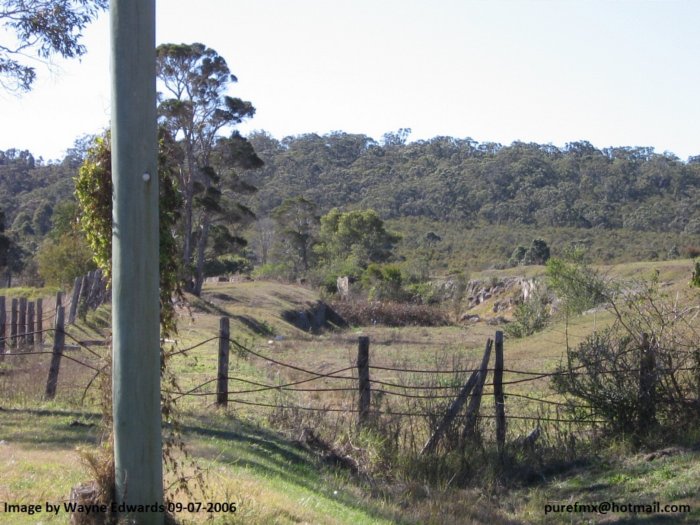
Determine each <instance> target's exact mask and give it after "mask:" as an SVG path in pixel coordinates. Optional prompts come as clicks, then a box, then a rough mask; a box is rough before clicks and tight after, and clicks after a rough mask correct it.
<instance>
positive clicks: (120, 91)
mask: <svg viewBox="0 0 700 525" xmlns="http://www.w3.org/2000/svg"><path fill="white" fill-rule="evenodd" d="M110 4H111V6H110V19H111V41H112V61H111V70H112V71H111V74H112V182H113V185H114V194H113V197H112V198H113V212H112V214H113V216H112V218H113V230H112V330H113V363H112V366H113V368H112V403H113V407H112V412H113V417H114V461H115V468H116V480H115V481H116V494H115V497H116V503H117V504H118V505H119V506H120V507H121V508H119V507H118V509H119V510H122V511H123V512H121V514H122V515H123V516H125V517H126V518H127V521H128V523H137V524H139V525H141V524H143V525H145V524H148V525H151V524H159V525H162V523H163V514H162V513H159V512H157V511H155V512H154V509H156V508H157V507H158V505H159V504H162V502H163V466H162V459H161V453H162V450H161V449H162V438H161V415H160V414H161V412H160V322H159V300H158V295H159V292H158V283H159V277H158V239H159V235H158V176H157V147H158V145H157V124H156V76H155V73H156V62H155V61H156V49H155V0H112V1H111V2H110ZM139 506H141V507H139ZM128 507H131V509H135V510H132V511H131V512H130V511H129V510H128Z"/></svg>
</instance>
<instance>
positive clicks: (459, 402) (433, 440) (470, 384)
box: [420, 339, 490, 455]
mask: <svg viewBox="0 0 700 525" xmlns="http://www.w3.org/2000/svg"><path fill="white" fill-rule="evenodd" d="M489 342H490V339H489ZM487 351H488V352H490V345H489V343H488V342H487V343H486V350H485V351H484V354H486V352H487ZM484 357H486V356H485V355H484ZM482 361H483V358H482ZM478 380H479V370H474V371H473V372H472V373H471V375H470V376H469V379H467V382H466V383H464V386H463V387H462V388H461V390H460V391H459V394H457V397H456V398H455V400H454V401H453V402H452V405H450V408H449V409H448V410H447V413H446V414H445V417H443V418H442V421H440V424H439V425H438V426H437V428H436V429H435V432H433V435H432V436H430V439H428V441H427V442H426V444H425V445H424V446H423V450H421V452H420V453H421V455H424V454H429V453H431V452H433V451H434V450H435V447H437V444H438V443H439V442H440V438H442V435H443V434H444V433H445V431H446V430H447V428H448V427H449V426H450V425H451V424H452V421H454V419H455V417H457V414H458V413H459V411H460V409H461V408H462V406H463V405H464V403H465V402H466V400H467V397H469V393H470V392H471V391H472V389H473V388H474V385H476V383H477V381H478Z"/></svg>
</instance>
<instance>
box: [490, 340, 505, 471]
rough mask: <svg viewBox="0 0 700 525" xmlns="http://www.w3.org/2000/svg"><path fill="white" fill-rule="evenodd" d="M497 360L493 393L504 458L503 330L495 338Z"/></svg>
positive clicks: (499, 451)
mask: <svg viewBox="0 0 700 525" xmlns="http://www.w3.org/2000/svg"><path fill="white" fill-rule="evenodd" d="M495 339H496V340H495V346H496V362H495V364H494V371H493V395H494V401H495V404H496V446H497V447H498V455H499V456H500V457H501V459H502V458H503V450H504V448H505V444H506V405H505V396H504V394H503V332H501V331H500V330H498V331H497V332H496V338H495Z"/></svg>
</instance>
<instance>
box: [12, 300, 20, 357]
mask: <svg viewBox="0 0 700 525" xmlns="http://www.w3.org/2000/svg"><path fill="white" fill-rule="evenodd" d="M17 317H19V301H18V300H17V299H12V304H11V306H10V346H11V347H12V348H17Z"/></svg>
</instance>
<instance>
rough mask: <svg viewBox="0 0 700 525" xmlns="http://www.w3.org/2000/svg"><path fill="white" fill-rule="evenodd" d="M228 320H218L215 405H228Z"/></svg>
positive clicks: (226, 318) (224, 318) (225, 318)
mask: <svg viewBox="0 0 700 525" xmlns="http://www.w3.org/2000/svg"><path fill="white" fill-rule="evenodd" d="M229 333H230V332H229V319H228V317H222V318H221V319H219V375H218V377H217V380H216V404H217V405H219V406H223V407H225V406H227V405H228V351H229V342H230V341H229Z"/></svg>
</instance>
